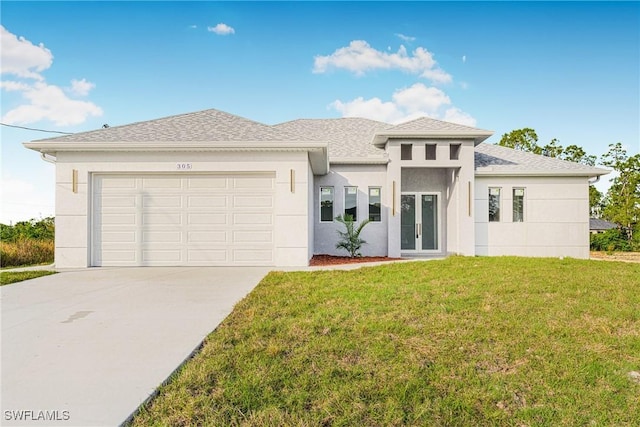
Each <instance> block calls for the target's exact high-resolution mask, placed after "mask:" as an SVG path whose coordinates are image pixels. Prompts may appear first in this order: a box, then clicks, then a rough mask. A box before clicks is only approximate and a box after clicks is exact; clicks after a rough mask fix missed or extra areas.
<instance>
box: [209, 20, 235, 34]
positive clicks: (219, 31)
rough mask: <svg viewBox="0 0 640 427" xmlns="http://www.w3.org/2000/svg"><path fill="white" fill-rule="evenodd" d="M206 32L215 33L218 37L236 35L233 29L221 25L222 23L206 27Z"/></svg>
mask: <svg viewBox="0 0 640 427" xmlns="http://www.w3.org/2000/svg"><path fill="white" fill-rule="evenodd" d="M207 31H210V32H212V33H216V34H218V35H220V36H227V35H229V34H235V33H236V30H234V29H233V27H230V26H228V25H227V24H223V23H222V22H221V23H219V24H218V25H216V26H215V27H207Z"/></svg>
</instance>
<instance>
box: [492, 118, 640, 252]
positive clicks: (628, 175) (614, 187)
mask: <svg viewBox="0 0 640 427" xmlns="http://www.w3.org/2000/svg"><path fill="white" fill-rule="evenodd" d="M498 145H501V146H503V147H509V148H513V149H516V150H521V151H527V152H531V153H534V154H540V155H543V156H547V157H554V158H557V159H561V160H566V161H569V162H575V163H581V164H584V165H589V166H596V164H598V165H601V166H604V167H606V168H609V169H612V170H613V171H615V172H616V173H615V174H614V177H613V178H612V179H611V186H610V187H609V189H608V190H607V192H606V194H602V193H601V192H600V191H598V189H597V188H595V187H594V186H593V185H589V209H590V214H591V216H592V217H596V218H602V219H605V220H607V221H611V222H613V223H615V224H618V226H619V228H618V229H616V230H613V231H610V232H608V235H606V236H602V237H598V238H596V239H595V241H596V243H598V241H602V245H604V246H606V247H595V248H594V249H605V250H614V249H626V250H632V249H640V154H636V155H634V156H630V155H629V154H628V153H627V151H626V150H625V149H624V147H623V145H622V143H620V142H618V143H615V144H609V148H608V151H607V152H606V153H604V154H602V155H601V156H600V158H598V157H596V156H595V155H592V154H588V153H587V152H586V151H585V150H584V149H583V148H582V147H580V146H578V145H569V146H567V147H564V146H562V145H561V144H560V141H558V140H557V139H555V138H553V139H552V140H551V141H550V142H549V143H548V144H546V145H540V144H539V143H538V135H537V134H536V132H535V130H533V129H531V128H523V129H516V130H513V131H511V132H509V133H505V134H504V135H502V138H501V139H500V142H498ZM616 234H617V235H618V239H617V240H620V241H619V242H616ZM593 243H594V241H593V240H592V246H594V245H593ZM596 246H597V245H596Z"/></svg>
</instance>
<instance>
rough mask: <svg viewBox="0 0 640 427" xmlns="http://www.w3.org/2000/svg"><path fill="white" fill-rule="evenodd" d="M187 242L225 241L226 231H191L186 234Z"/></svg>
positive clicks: (224, 242)
mask: <svg viewBox="0 0 640 427" xmlns="http://www.w3.org/2000/svg"><path fill="white" fill-rule="evenodd" d="M187 242H188V243H223V244H226V243H227V232H226V231H191V232H189V233H188V234H187Z"/></svg>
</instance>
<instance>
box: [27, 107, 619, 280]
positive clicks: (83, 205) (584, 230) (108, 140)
mask: <svg viewBox="0 0 640 427" xmlns="http://www.w3.org/2000/svg"><path fill="white" fill-rule="evenodd" d="M492 134H493V132H491V131H487V130H482V129H477V128H473V127H467V126H462V125H458V124H454V123H448V122H443V121H439V120H434V119H429V118H420V119H416V120H413V121H410V122H407V123H403V124H399V125H391V124H388V123H382V122H378V121H373V120H367V119H361V118H341V119H320V120H294V121H290V122H286V123H281V124H278V125H274V126H270V125H266V124H262V123H257V122H255V121H251V120H248V119H245V118H242V117H238V116H235V115H232V114H228V113H225V112H222V111H218V110H206V111H200V112H195V113H189V114H183V115H178V116H172V117H166V118H160V119H156V120H151V121H146V122H140V123H133V124H130V125H125V126H114V127H109V128H105V129H98V130H95V131H90V132H84V133H78V134H74V135H67V136H61V137H57V138H51V139H45V140H39V141H33V142H29V143H25V146H26V147H28V148H30V149H33V150H36V151H39V152H40V153H42V156H43V158H45V159H46V160H49V161H54V162H55V163H56V265H57V267H60V268H64V267H88V266H190V265H269V266H304V265H307V264H308V261H309V259H310V258H311V257H312V256H313V255H314V254H321V253H328V254H339V253H340V252H339V251H338V250H337V249H336V248H335V243H336V240H337V234H336V230H338V229H339V228H340V224H339V223H337V222H336V221H335V217H336V216H338V215H340V214H344V213H349V214H352V215H353V216H354V217H355V218H356V220H357V221H358V222H359V221H362V220H363V219H365V218H368V219H370V220H371V223H370V224H369V225H368V226H367V227H366V228H365V229H364V231H363V234H362V237H363V238H364V239H365V240H366V241H367V242H368V244H367V245H365V246H364V247H363V255H379V256H385V255H387V256H390V257H427V256H446V255H448V254H460V255H468V256H474V255H522V256H570V257H575V258H588V256H589V237H588V236H589V215H588V212H589V191H588V181H589V179H590V178H593V177H596V176H600V175H604V174H606V173H608V171H606V170H603V169H598V168H594V167H590V166H585V165H581V164H577V163H570V162H565V161H561V160H557V159H552V158H548V157H543V156H538V155H534V154H531V153H525V152H521V151H515V150H512V149H509V148H504V147H499V146H495V145H489V144H485V143H483V141H484V140H485V139H487V138H488V137H489V136H491V135H492Z"/></svg>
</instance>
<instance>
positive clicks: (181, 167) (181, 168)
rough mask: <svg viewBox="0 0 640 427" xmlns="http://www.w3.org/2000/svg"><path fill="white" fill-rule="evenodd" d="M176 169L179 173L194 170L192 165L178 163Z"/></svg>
mask: <svg viewBox="0 0 640 427" xmlns="http://www.w3.org/2000/svg"><path fill="white" fill-rule="evenodd" d="M176 169H177V170H179V171H187V170H191V169H193V165H192V164H191V163H176Z"/></svg>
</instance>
